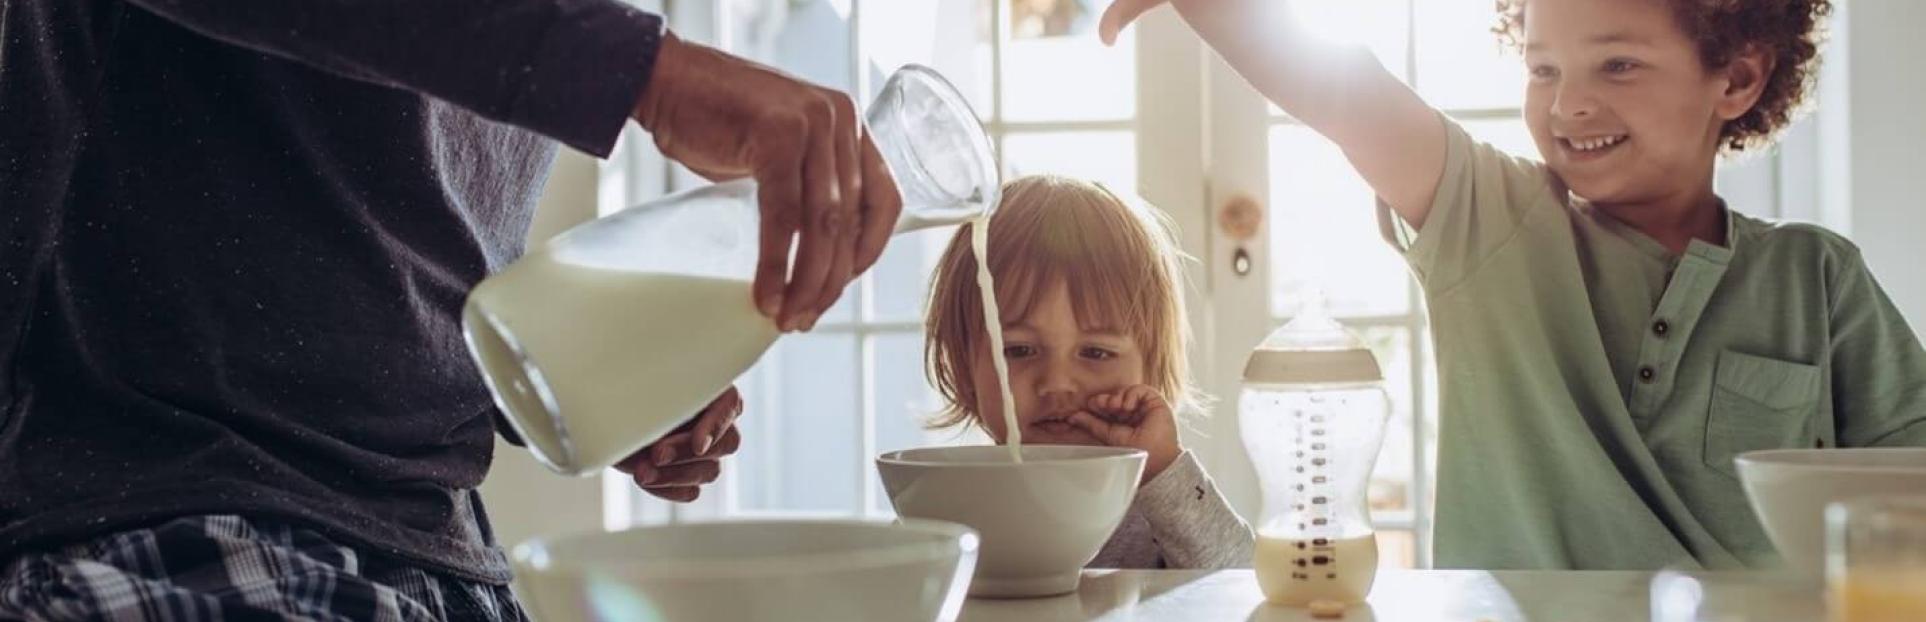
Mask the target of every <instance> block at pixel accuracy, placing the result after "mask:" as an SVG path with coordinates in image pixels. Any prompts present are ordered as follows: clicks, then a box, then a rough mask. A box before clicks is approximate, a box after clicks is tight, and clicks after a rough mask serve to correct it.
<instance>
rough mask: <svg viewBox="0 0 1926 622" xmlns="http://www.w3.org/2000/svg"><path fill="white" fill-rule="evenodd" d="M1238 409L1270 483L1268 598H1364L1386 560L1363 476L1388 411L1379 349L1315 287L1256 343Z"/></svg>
mask: <svg viewBox="0 0 1926 622" xmlns="http://www.w3.org/2000/svg"><path fill="white" fill-rule="evenodd" d="M1237 411H1238V413H1237V414H1238V423H1239V424H1240V426H1241V436H1242V437H1243V440H1244V450H1245V451H1246V452H1247V453H1249V454H1250V457H1251V462H1252V463H1253V464H1254V465H1255V466H1256V467H1257V475H1258V479H1259V482H1260V484H1261V486H1262V487H1263V491H1264V510H1263V515H1262V519H1261V520H1260V521H1259V523H1258V527H1257V553H1256V559H1255V560H1254V564H1253V565H1254V566H1255V567H1256V569H1257V580H1258V585H1259V586H1260V587H1262V588H1263V590H1264V597H1265V599H1266V600H1269V601H1270V602H1272V603H1277V604H1282V605H1293V606H1300V607H1301V606H1307V605H1310V604H1311V603H1314V602H1318V601H1330V602H1332V603H1338V604H1351V603H1357V602H1362V601H1363V600H1364V597H1365V596H1366V595H1367V594H1369V593H1370V592H1371V583H1372V581H1373V579H1374V578H1375V577H1376V575H1377V570H1378V545H1377V534H1376V529H1374V528H1373V527H1372V526H1371V514H1370V508H1369V506H1368V504H1367V503H1366V487H1367V486H1368V485H1369V484H1370V480H1371V467H1372V466H1373V465H1374V464H1376V463H1377V457H1378V447H1379V445H1380V444H1381V443H1382V441H1383V439H1384V425H1385V421H1386V419H1388V418H1389V417H1390V414H1391V409H1390V401H1389V399H1388V396H1387V395H1386V393H1385V391H1384V375H1383V373H1382V372H1381V371H1380V370H1379V369H1378V362H1377V359H1376V358H1375V357H1373V356H1372V355H1371V350H1370V349H1369V348H1367V347H1365V345H1364V342H1363V341H1361V340H1359V339H1358V338H1357V337H1356V336H1355V335H1352V334H1351V333H1350V332H1349V331H1347V330H1345V329H1344V327H1343V326H1342V325H1340V324H1338V323H1337V321H1336V320H1333V319H1331V317H1330V316H1329V315H1327V314H1326V313H1325V310H1324V305H1323V303H1322V301H1321V300H1319V299H1316V298H1313V299H1312V301H1311V302H1310V303H1308V304H1306V305H1304V308H1303V309H1301V310H1300V311H1299V312H1298V315H1297V317H1296V318H1294V319H1292V320H1291V321H1290V323H1288V324H1285V325H1284V326H1283V327H1280V328H1278V329H1277V330H1276V331H1274V332H1272V333H1271V334H1270V336H1268V337H1265V338H1264V341H1263V343H1260V344H1258V346H1257V349H1256V350H1255V351H1253V352H1251V356H1250V359H1249V360H1248V361H1247V362H1246V364H1245V367H1244V382H1243V391H1242V393H1241V395H1240V396H1239V399H1238V405H1237Z"/></svg>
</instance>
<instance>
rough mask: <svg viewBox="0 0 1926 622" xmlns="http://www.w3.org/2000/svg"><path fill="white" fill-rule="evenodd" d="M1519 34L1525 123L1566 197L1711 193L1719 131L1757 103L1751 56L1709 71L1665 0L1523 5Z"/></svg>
mask: <svg viewBox="0 0 1926 622" xmlns="http://www.w3.org/2000/svg"><path fill="white" fill-rule="evenodd" d="M1524 30H1525V65H1526V69H1527V70H1528V71H1529V72H1530V85H1529V86H1528V87H1527V88H1526V91H1525V122H1526V124H1527V125H1528V126H1530V128H1531V133H1532V138H1533V139H1534V140H1535V141H1536V142H1537V143H1538V149H1539V152H1540V153H1541V154H1543V156H1544V158H1545V163H1546V164H1547V165H1548V166H1550V167H1551V169H1552V171H1554V172H1556V173H1557V174H1558V175H1559V177H1560V178H1562V179H1563V180H1564V181H1565V183H1566V184H1567V185H1569V186H1570V188H1571V189H1572V191H1573V192H1575V193H1577V194H1578V195H1579V196H1581V197H1584V198H1585V199H1587V200H1590V201H1592V202H1594V203H1603V204H1639V203H1658V202H1667V201H1668V199H1677V198H1679V197H1683V196H1690V195H1692V194H1696V193H1704V192H1709V190H1710V184H1711V177H1712V167H1713V161H1714V159H1715V156H1716V155H1717V153H1718V137H1719V130H1720V128H1721V127H1722V126H1723V124H1724V123H1725V121H1727V120H1730V119H1734V118H1737V117H1738V116H1739V115H1742V114H1744V113H1745V112H1746V110H1748V109H1750V108H1751V107H1752V104H1753V102H1754V101H1756V100H1757V98H1758V89H1757V88H1744V85H1745V84H1746V83H1747V82H1748V81H1750V82H1757V81H1758V80H1756V79H1755V78H1756V76H1757V75H1758V74H1756V73H1753V74H1748V73H1747V71H1748V70H1750V71H1753V72H1756V71H1757V70H1758V69H1759V67H1758V66H1756V63H1757V62H1759V58H1757V57H1756V56H1752V57H1748V56H1746V55H1740V57H1739V60H1735V61H1734V63H1732V64H1731V65H1729V66H1728V67H1727V68H1722V69H1713V70H1708V69H1707V68H1706V67H1705V66H1704V64H1703V62H1702V61H1701V60H1700V55H1699V50H1698V46H1697V44H1696V43H1694V42H1693V40H1692V39H1691V38H1690V37H1689V36H1688V35H1687V34H1686V32H1685V31H1684V30H1683V29H1681V28H1680V26H1679V24H1678V23H1677V22H1676V21H1675V18H1674V15H1673V12H1672V9H1671V7H1670V6H1669V5H1668V4H1667V2H1666V0H1531V2H1530V3H1529V4H1528V5H1527V10H1526V11H1525V29H1524ZM1748 63H1755V64H1750V65H1749V64H1748Z"/></svg>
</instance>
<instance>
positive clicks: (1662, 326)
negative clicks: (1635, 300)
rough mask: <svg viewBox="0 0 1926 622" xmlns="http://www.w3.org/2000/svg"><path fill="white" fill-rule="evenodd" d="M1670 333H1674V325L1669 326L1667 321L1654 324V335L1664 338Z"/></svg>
mask: <svg viewBox="0 0 1926 622" xmlns="http://www.w3.org/2000/svg"><path fill="white" fill-rule="evenodd" d="M1669 332H1672V325H1671V324H1667V323H1666V322H1665V320H1659V321H1657V322H1653V323H1652V333H1653V334H1656V335H1658V336H1660V337H1664V336H1665V333H1669Z"/></svg>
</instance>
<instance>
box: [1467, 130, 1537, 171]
mask: <svg viewBox="0 0 1926 622" xmlns="http://www.w3.org/2000/svg"><path fill="white" fill-rule="evenodd" d="M1460 123H1462V124H1463V125H1464V128H1465V132H1467V133H1469V134H1471V137H1472V138H1475V139H1478V140H1481V141H1484V142H1487V143H1491V146H1493V147H1497V148H1498V149H1499V150H1502V151H1504V152H1505V153H1509V154H1511V155H1515V156H1518V157H1521V158H1529V159H1532V160H1538V161H1541V162H1542V161H1544V158H1543V157H1540V156H1539V154H1538V143H1536V142H1533V141H1532V139H1531V129H1529V128H1527V127H1525V121H1524V120H1523V119H1505V120H1486V121H1461V122H1460Z"/></svg>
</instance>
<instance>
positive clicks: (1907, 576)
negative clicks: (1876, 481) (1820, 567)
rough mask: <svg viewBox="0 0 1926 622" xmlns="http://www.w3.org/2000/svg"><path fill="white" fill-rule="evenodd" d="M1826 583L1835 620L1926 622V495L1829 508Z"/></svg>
mask: <svg viewBox="0 0 1926 622" xmlns="http://www.w3.org/2000/svg"><path fill="white" fill-rule="evenodd" d="M1826 583H1827V596H1826V600H1827V605H1828V609H1830V611H1831V620H1832V622H1907V621H1919V620H1926V496H1897V497H1894V496H1886V497H1869V498H1863V499H1855V500H1851V501H1842V502H1838V503H1834V504H1832V505H1831V506H1829V507H1827V508H1826Z"/></svg>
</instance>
